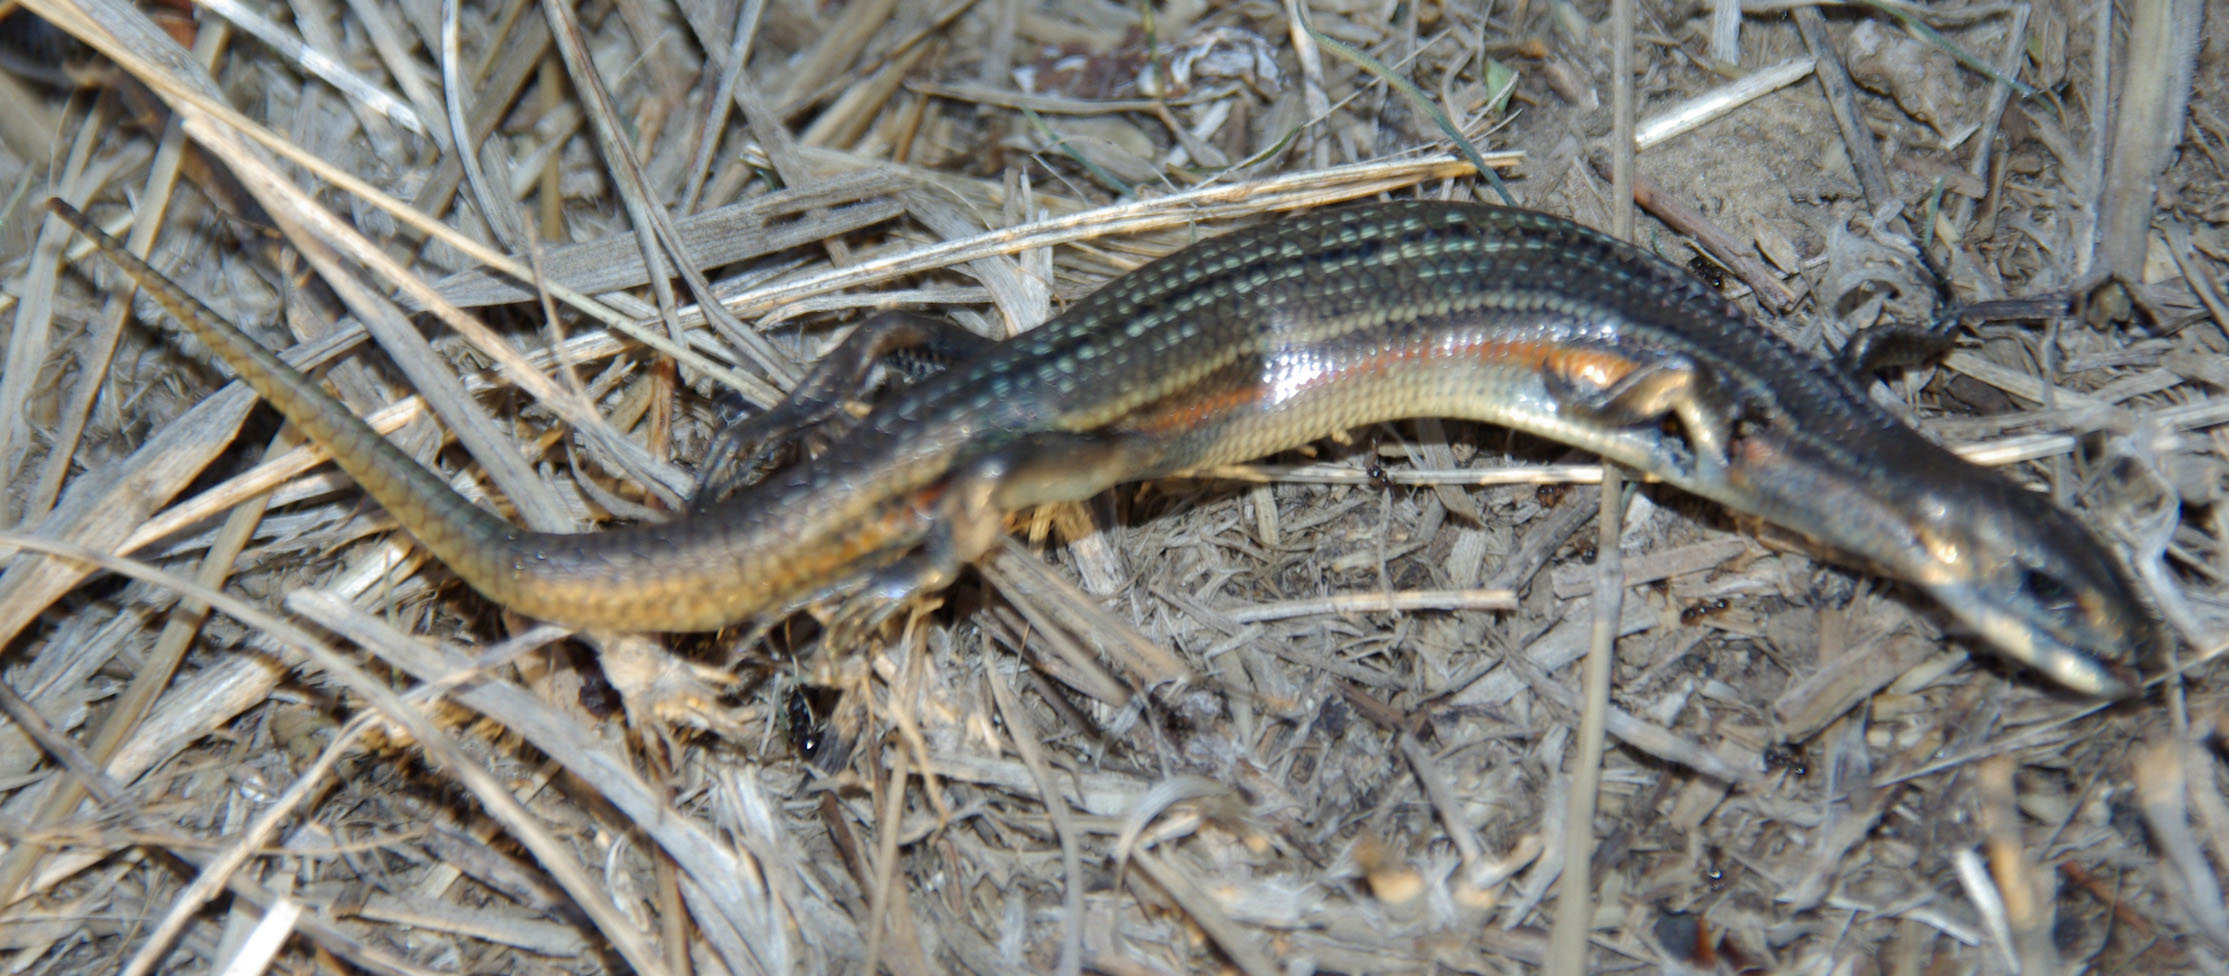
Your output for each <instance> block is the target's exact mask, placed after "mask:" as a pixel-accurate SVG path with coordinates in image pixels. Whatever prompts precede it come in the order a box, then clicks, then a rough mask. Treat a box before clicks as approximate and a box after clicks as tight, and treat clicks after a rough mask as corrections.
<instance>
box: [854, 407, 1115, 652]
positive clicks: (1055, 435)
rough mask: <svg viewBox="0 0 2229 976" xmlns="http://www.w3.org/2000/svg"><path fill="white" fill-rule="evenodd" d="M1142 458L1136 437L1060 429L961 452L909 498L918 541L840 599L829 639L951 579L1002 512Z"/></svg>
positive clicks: (1099, 485) (878, 619) (1110, 477)
mask: <svg viewBox="0 0 2229 976" xmlns="http://www.w3.org/2000/svg"><path fill="white" fill-rule="evenodd" d="M1150 461H1151V457H1150V451H1149V450H1148V449H1147V447H1146V446H1145V443H1144V442H1143V441H1141V440H1139V439H1137V438H1134V437H1128V436H1123V435H1117V434H1101V433H1072V432H1068V431H1041V432H1038V433H1035V434H1029V435H1025V436H1023V437H1021V438H1018V439H1016V440H1014V441H1011V442H1009V443H1007V444H1005V445H1003V446H1001V447H998V448H996V449H993V450H990V451H986V452H984V453H981V454H978V455H975V456H974V457H971V458H969V459H967V460H966V461H964V462H963V463H962V464H960V465H959V466H957V467H956V468H955V470H954V472H953V473H952V474H951V475H949V476H947V477H946V478H945V479H944V480H943V481H942V482H939V483H938V484H937V485H934V486H932V487H931V489H930V490H928V491H925V492H923V493H922V494H921V496H920V497H918V498H917V499H916V502H915V504H919V505H923V506H925V507H926V508H927V510H928V516H929V523H930V528H929V532H928V535H927V537H926V538H924V539H923V540H922V542H921V544H920V546H919V547H917V548H916V549H915V550H914V551H913V552H911V553H908V554H906V555H905V556H903V557H901V558H899V559H898V560H896V561H895V562H892V563H889V564H888V565H885V566H883V567H882V568H881V569H879V570H876V571H875V572H874V573H872V574H871V575H869V576H868V577H867V578H866V581H865V584H864V585H863V586H860V587H859V588H857V589H856V590H853V591H852V592H851V593H849V594H847V595H846V596H845V597H844V598H843V599H842V601H841V603H840V605H839V606H838V607H837V608H836V610H835V611H834V613H833V614H832V615H831V617H830V619H829V621H828V631H829V637H828V639H829V641H830V643H831V645H832V646H838V647H843V646H850V645H852V644H855V643H857V641H858V639H859V638H861V637H864V636H865V635H866V634H867V633H868V632H869V631H871V630H872V629H873V628H875V627H877V626H879V625H881V624H882V623H883V622H884V621H886V620H888V619H889V618H890V617H891V615H892V614H894V613H896V612H897V610H898V608H899V607H901V606H903V605H904V604H905V602H906V601H907V600H910V599H912V598H913V597H916V596H920V595H922V594H926V593H934V592H936V591H938V590H942V589H944V588H945V587H947V586H950V585H952V583H953V581H955V580H957V579H959V576H960V572H961V570H963V569H965V568H966V567H967V565H968V564H969V563H972V562H974V561H975V560H976V559H977V558H979V557H981V556H982V555H983V553H985V552H987V551H989V550H990V548H991V546H993V545H995V544H997V542H998V540H999V537H1000V536H1001V535H1003V534H1004V533H1005V531H1006V516H1007V513H1009V512H1013V511H1015V510H1017V509H1020V508H1025V507H1028V506H1030V505H1039V504H1044V503H1047V502H1057V501H1076V500H1080V499H1084V498H1089V497H1091V496H1092V495H1095V494H1098V493H1099V492H1101V491H1104V490H1106V489H1108V488H1111V487H1113V486H1114V485H1116V484H1117V483H1119V482H1122V481H1125V480H1129V476H1130V475H1131V474H1132V473H1134V472H1137V471H1140V470H1146V469H1147V467H1148V466H1149V464H1150Z"/></svg>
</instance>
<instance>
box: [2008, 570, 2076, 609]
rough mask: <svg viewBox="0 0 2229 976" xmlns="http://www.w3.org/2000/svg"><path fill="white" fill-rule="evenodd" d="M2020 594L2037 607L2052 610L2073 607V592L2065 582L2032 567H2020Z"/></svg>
mask: <svg viewBox="0 0 2229 976" xmlns="http://www.w3.org/2000/svg"><path fill="white" fill-rule="evenodd" d="M2020 592H2022V593H2024V594H2026V595H2027V596H2028V597H2030V598H2031V599H2033V600H2034V601H2035V602H2036V604H2037V605H2039V606H2043V607H2048V608H2050V609H2052V610H2062V611H2063V610H2068V609H2072V608H2073V606H2074V591H2072V590H2070V589H2068V588H2067V585H2066V582H2065V581H2064V580H2061V579H2059V578H2058V577H2056V576H2053V575H2051V574H2049V573H2046V572H2043V571H2042V570H2039V569H2036V568H2035V567H2033V566H2022V567H2020Z"/></svg>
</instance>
